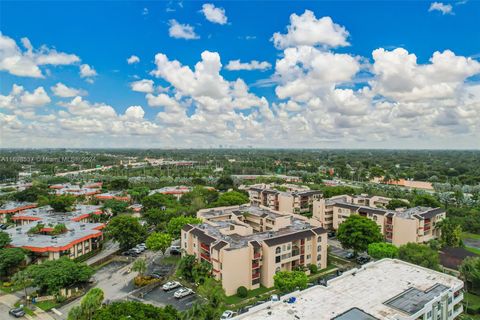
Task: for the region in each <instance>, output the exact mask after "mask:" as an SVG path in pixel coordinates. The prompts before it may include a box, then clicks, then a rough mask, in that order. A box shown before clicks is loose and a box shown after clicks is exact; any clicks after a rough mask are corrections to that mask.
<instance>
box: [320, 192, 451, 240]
mask: <svg viewBox="0 0 480 320" xmlns="http://www.w3.org/2000/svg"><path fill="white" fill-rule="evenodd" d="M386 201H389V199H388V198H383V197H361V198H359V197H352V196H348V195H344V196H337V197H332V198H330V199H320V200H318V201H315V202H314V205H313V218H314V219H317V220H318V221H320V223H321V224H322V226H323V227H324V228H325V229H327V230H337V229H338V226H339V225H340V224H341V223H342V222H344V221H345V220H346V219H347V218H348V217H349V216H350V215H352V214H358V215H361V216H364V217H367V218H369V219H371V220H373V221H375V222H376V223H377V225H378V226H379V227H380V231H381V233H382V234H383V235H384V236H385V240H386V241H387V242H391V243H392V244H394V245H397V246H400V245H403V244H406V243H408V242H415V243H423V242H427V241H429V240H431V239H435V238H437V237H438V236H440V228H439V227H438V223H439V222H440V221H442V220H443V219H445V215H446V213H445V210H443V209H441V208H427V207H414V208H408V209H405V208H402V209H397V210H387V209H384V208H383V206H384V203H385V202H386ZM367 203H368V204H367ZM387 203H388V202H387Z"/></svg>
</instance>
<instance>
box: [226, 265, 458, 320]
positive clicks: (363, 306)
mask: <svg viewBox="0 0 480 320" xmlns="http://www.w3.org/2000/svg"><path fill="white" fill-rule="evenodd" d="M462 289H463V282H462V281H461V280H459V279H457V278H455V277H453V276H450V275H447V274H444V273H441V272H438V271H434V270H431V269H427V268H423V267H420V266H417V265H414V264H410V263H407V262H404V261H401V260H394V259H382V260H379V261H375V262H371V263H369V264H366V265H364V266H362V267H361V268H359V269H352V270H349V271H347V272H345V273H343V274H342V275H341V276H339V277H337V278H334V279H331V280H329V281H328V282H327V285H326V286H322V285H317V286H314V287H311V288H308V289H306V290H303V291H297V292H293V293H291V294H288V295H286V296H283V297H282V298H281V299H280V301H277V302H266V303H263V304H261V305H259V306H256V307H253V308H251V309H250V310H249V311H248V312H247V313H244V314H242V315H240V316H238V317H235V319H251V320H263V319H265V320H267V319H269V320H270V319H275V320H291V319H316V320H453V319H455V318H456V317H458V316H459V315H460V314H461V313H462V312H463V307H462V303H461V302H462V300H463V292H462ZM292 297H293V298H295V302H294V303H287V302H284V301H285V300H289V299H290V298H292Z"/></svg>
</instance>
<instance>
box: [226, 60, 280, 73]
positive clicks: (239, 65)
mask: <svg viewBox="0 0 480 320" xmlns="http://www.w3.org/2000/svg"><path fill="white" fill-rule="evenodd" d="M271 67H272V65H271V64H270V63H269V62H267V61H257V60H252V61H250V62H240V60H230V61H229V62H228V64H227V65H226V66H225V69H227V70H232V71H237V70H261V71H265V70H268V69H270V68H271Z"/></svg>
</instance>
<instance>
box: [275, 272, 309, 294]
mask: <svg viewBox="0 0 480 320" xmlns="http://www.w3.org/2000/svg"><path fill="white" fill-rule="evenodd" d="M273 281H274V283H275V288H276V289H278V290H279V291H280V292H283V293H287V292H292V291H295V290H303V289H305V288H306V287H307V284H308V276H307V275H306V274H305V272H303V271H280V272H277V273H276V274H275V275H274V276H273Z"/></svg>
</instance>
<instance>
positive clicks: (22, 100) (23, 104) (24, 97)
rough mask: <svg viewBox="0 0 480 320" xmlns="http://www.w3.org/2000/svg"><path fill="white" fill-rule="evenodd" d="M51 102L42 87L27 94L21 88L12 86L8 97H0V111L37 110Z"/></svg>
mask: <svg viewBox="0 0 480 320" xmlns="http://www.w3.org/2000/svg"><path fill="white" fill-rule="evenodd" d="M51 101H52V100H51V99H50V97H49V96H48V94H47V92H46V91H45V89H44V88H43V87H37V88H36V89H35V90H33V92H29V91H26V90H25V89H24V87H23V86H20V85H16V84H14V85H13V86H12V90H11V91H10V93H9V94H8V95H6V96H4V95H0V109H1V108H3V109H10V110H18V109H20V108H38V107H43V106H45V105H46V104H48V103H50V102H51Z"/></svg>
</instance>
